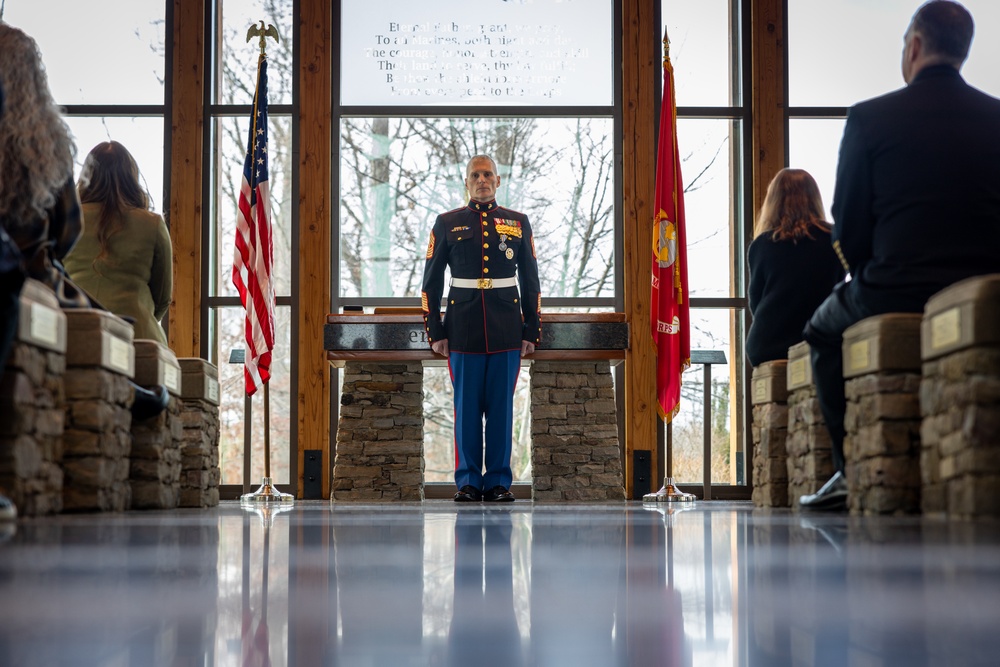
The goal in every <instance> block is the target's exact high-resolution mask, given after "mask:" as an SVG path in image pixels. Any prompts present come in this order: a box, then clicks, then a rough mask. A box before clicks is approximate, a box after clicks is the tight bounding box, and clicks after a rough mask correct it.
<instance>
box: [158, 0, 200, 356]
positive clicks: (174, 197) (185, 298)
mask: <svg viewBox="0 0 1000 667" xmlns="http://www.w3.org/2000/svg"><path fill="white" fill-rule="evenodd" d="M172 39H173V61H172V62H171V63H170V67H171V68H172V77H173V88H172V95H173V101H172V104H171V107H170V112H171V123H170V129H171V133H170V146H169V150H170V209H169V213H168V215H167V223H168V224H169V225H170V241H171V243H172V244H173V250H174V298H173V301H172V302H171V304H170V311H169V315H168V323H169V326H168V329H169V338H168V342H169V344H170V348H171V349H172V350H173V351H174V352H175V353H176V354H177V356H178V357H200V356H201V253H202V247H201V232H202V217H201V211H202V194H201V193H202V175H203V169H202V150H203V143H204V131H203V130H204V125H205V110H204V107H203V101H204V92H205V77H204V66H205V0H191V1H190V2H189V1H188V0H184V2H181V0H174V29H173V36H172ZM178 297H179V300H178Z"/></svg>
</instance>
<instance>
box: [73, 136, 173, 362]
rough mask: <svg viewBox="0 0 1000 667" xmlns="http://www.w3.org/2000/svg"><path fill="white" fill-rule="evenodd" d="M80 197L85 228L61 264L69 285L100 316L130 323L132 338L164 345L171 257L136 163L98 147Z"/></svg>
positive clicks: (118, 148)
mask: <svg viewBox="0 0 1000 667" xmlns="http://www.w3.org/2000/svg"><path fill="white" fill-rule="evenodd" d="M77 190H78V192H79V193H80V201H81V202H82V203H83V220H84V228H83V234H82V235H81V236H80V239H79V240H78V241H77V244H76V246H75V247H74V248H73V250H72V251H71V252H70V254H69V255H67V256H66V259H65V262H64V263H65V266H66V270H67V271H68V272H69V275H70V277H71V278H72V279H73V280H74V281H75V282H76V283H77V284H78V285H79V286H80V287H82V288H83V289H84V290H86V291H87V293H88V294H90V295H91V296H93V297H94V298H95V299H96V300H97V301H99V302H100V303H101V304H102V305H103V306H104V307H105V308H107V309H108V310H110V311H111V312H113V313H115V314H116V315H119V316H121V317H126V318H129V319H131V320H133V321H134V325H135V337H136V338H146V339H151V340H155V341H158V342H160V343H162V344H164V345H166V344H167V337H166V335H165V334H164V332H163V327H162V326H161V325H160V320H162V319H163V317H164V316H165V315H166V314H167V308H168V307H169V306H170V299H171V295H172V292H173V251H172V249H171V246H170V235H169V233H168V231H167V226H166V224H165V223H164V221H163V218H162V217H160V216H159V215H157V214H156V213H153V212H152V211H150V210H149V208H150V199H149V194H148V193H147V192H146V190H145V189H144V188H143V187H142V185H141V184H140V183H139V167H138V166H137V165H136V162H135V159H134V158H133V157H132V155H131V153H129V152H128V150H127V149H126V148H125V147H124V146H122V145H121V144H120V143H118V142H117V141H105V142H102V143H100V144H98V145H97V146H95V147H94V148H93V150H91V151H90V154H89V155H87V159H86V161H85V162H84V164H83V170H82V172H81V173H80V181H79V184H78V186H77Z"/></svg>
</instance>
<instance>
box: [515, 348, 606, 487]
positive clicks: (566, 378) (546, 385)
mask: <svg viewBox="0 0 1000 667" xmlns="http://www.w3.org/2000/svg"><path fill="white" fill-rule="evenodd" d="M531 439H532V448H531V471H532V494H533V498H534V500H536V501H567V500H570V501H608V500H618V501H621V500H624V499H625V487H624V484H623V476H622V464H621V446H620V444H619V441H618V418H617V412H616V408H615V390H614V383H613V381H612V378H611V369H610V365H609V363H608V362H607V361H596V362H566V361H533V362H532V365H531Z"/></svg>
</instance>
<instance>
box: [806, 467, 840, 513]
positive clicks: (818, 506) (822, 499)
mask: <svg viewBox="0 0 1000 667" xmlns="http://www.w3.org/2000/svg"><path fill="white" fill-rule="evenodd" d="M799 507H801V508H802V509H804V510H815V511H823V512H843V511H844V510H846V509H847V480H846V479H844V475H843V473H840V472H838V473H836V474H834V476H833V477H831V478H830V480H829V481H828V482H827V483H826V484H824V485H823V486H821V487H820V489H819V491H817V492H816V493H814V494H812V495H808V496H802V497H801V498H799Z"/></svg>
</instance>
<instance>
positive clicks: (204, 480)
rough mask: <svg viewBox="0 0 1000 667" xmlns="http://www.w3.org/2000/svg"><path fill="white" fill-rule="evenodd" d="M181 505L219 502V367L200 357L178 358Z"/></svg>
mask: <svg viewBox="0 0 1000 667" xmlns="http://www.w3.org/2000/svg"><path fill="white" fill-rule="evenodd" d="M177 364H178V365H179V366H180V370H181V423H182V424H183V426H184V432H183V435H182V436H181V484H180V503H179V504H180V506H181V507H215V506H216V505H218V504H219V482H220V481H221V479H222V471H221V470H220V469H219V369H218V368H217V367H216V366H214V365H213V364H210V363H208V362H207V361H205V360H204V359H199V358H197V357H182V358H180V359H178V360H177Z"/></svg>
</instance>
